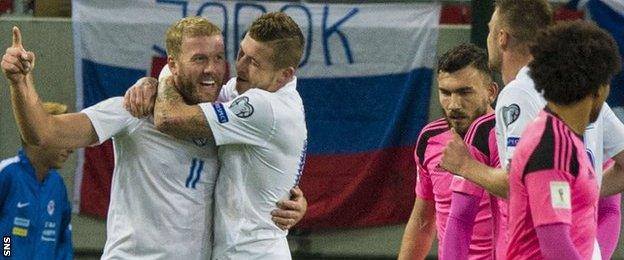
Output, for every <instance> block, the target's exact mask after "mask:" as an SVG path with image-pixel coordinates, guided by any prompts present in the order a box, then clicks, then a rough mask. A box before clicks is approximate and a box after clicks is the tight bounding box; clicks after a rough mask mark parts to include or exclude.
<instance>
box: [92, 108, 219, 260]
mask: <svg viewBox="0 0 624 260" xmlns="http://www.w3.org/2000/svg"><path fill="white" fill-rule="evenodd" d="M122 102H123V98H121V97H115V98H110V99H107V100H105V101H102V102H100V103H98V104H96V105H94V106H92V107H89V108H87V109H85V110H83V111H82V112H83V113H85V114H86V115H87V116H88V117H89V119H90V120H91V123H92V125H93V127H94V128H95V131H96V132H97V135H98V138H99V142H100V143H101V142H104V141H106V140H107V139H109V138H112V139H113V147H114V151H115V169H114V173H113V180H112V185H111V199H110V206H109V210H108V217H107V223H106V229H107V230H106V234H107V239H106V245H105V247H104V254H103V255H102V259H208V258H210V256H211V249H212V247H211V244H212V243H211V235H212V221H211V218H212V207H213V197H212V194H213V192H214V187H215V182H216V176H217V170H218V164H217V156H216V147H215V144H214V140H212V139H197V140H180V139H175V138H173V137H171V136H168V135H166V134H163V133H161V132H159V131H158V130H156V129H155V127H154V124H153V122H152V119H151V118H149V119H137V118H135V117H133V116H132V115H130V114H129V113H128V112H127V111H126V110H125V109H124V108H123V105H122Z"/></svg>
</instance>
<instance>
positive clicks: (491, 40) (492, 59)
mask: <svg viewBox="0 0 624 260" xmlns="http://www.w3.org/2000/svg"><path fill="white" fill-rule="evenodd" d="M498 16H499V14H498V8H496V10H494V13H493V14H492V18H491V19H490V22H489V23H488V28H489V33H488V36H487V50H488V63H489V65H490V68H491V69H492V70H497V71H500V69H501V65H502V63H503V60H502V56H503V55H502V54H501V49H500V46H499V45H498V28H499V26H500V25H499V24H500V21H499V20H500V19H499V17H498Z"/></svg>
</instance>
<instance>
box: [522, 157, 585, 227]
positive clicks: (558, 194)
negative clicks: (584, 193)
mask: <svg viewBox="0 0 624 260" xmlns="http://www.w3.org/2000/svg"><path fill="white" fill-rule="evenodd" d="M524 178H525V179H524V184H525V187H526V189H527V196H528V203H529V208H530V209H531V216H532V218H533V224H534V226H535V227H537V226H541V225H548V224H555V223H563V224H571V221H572V194H571V187H572V184H574V178H573V177H572V175H571V174H570V173H568V172H564V171H561V170H555V169H550V170H540V171H537V172H532V173H527V174H526V175H525V177H524Z"/></svg>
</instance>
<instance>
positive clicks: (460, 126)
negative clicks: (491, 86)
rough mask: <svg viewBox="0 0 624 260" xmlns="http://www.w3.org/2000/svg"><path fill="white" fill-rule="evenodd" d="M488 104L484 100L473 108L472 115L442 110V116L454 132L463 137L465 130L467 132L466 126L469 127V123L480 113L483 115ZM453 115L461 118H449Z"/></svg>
mask: <svg viewBox="0 0 624 260" xmlns="http://www.w3.org/2000/svg"><path fill="white" fill-rule="evenodd" d="M488 106H489V104H488V103H487V101H485V102H484V104H481V106H479V107H477V108H476V109H475V111H474V113H473V114H472V116H469V115H468V114H466V113H464V112H462V111H450V112H448V113H447V112H446V111H444V118H445V119H446V122H448V124H449V126H450V127H452V128H453V129H455V132H457V134H459V135H460V136H461V137H464V136H465V135H466V132H468V128H470V125H472V123H473V122H474V121H475V119H477V118H479V117H480V116H482V115H485V113H486V112H487V109H488ZM453 117H463V120H461V121H459V122H455V121H454V120H453V119H451V118H453Z"/></svg>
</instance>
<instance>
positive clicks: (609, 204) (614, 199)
mask: <svg viewBox="0 0 624 260" xmlns="http://www.w3.org/2000/svg"><path fill="white" fill-rule="evenodd" d="M621 199H622V196H621V194H616V195H613V196H610V197H606V198H601V199H600V201H599V202H598V229H597V232H596V239H597V240H598V245H600V254H601V255H602V259H611V256H612V255H613V252H615V249H616V248H617V245H618V240H619V238H620V225H621V223H622V221H621V220H622V213H621V211H620V207H621V205H620V203H621V201H622V200H621Z"/></svg>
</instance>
